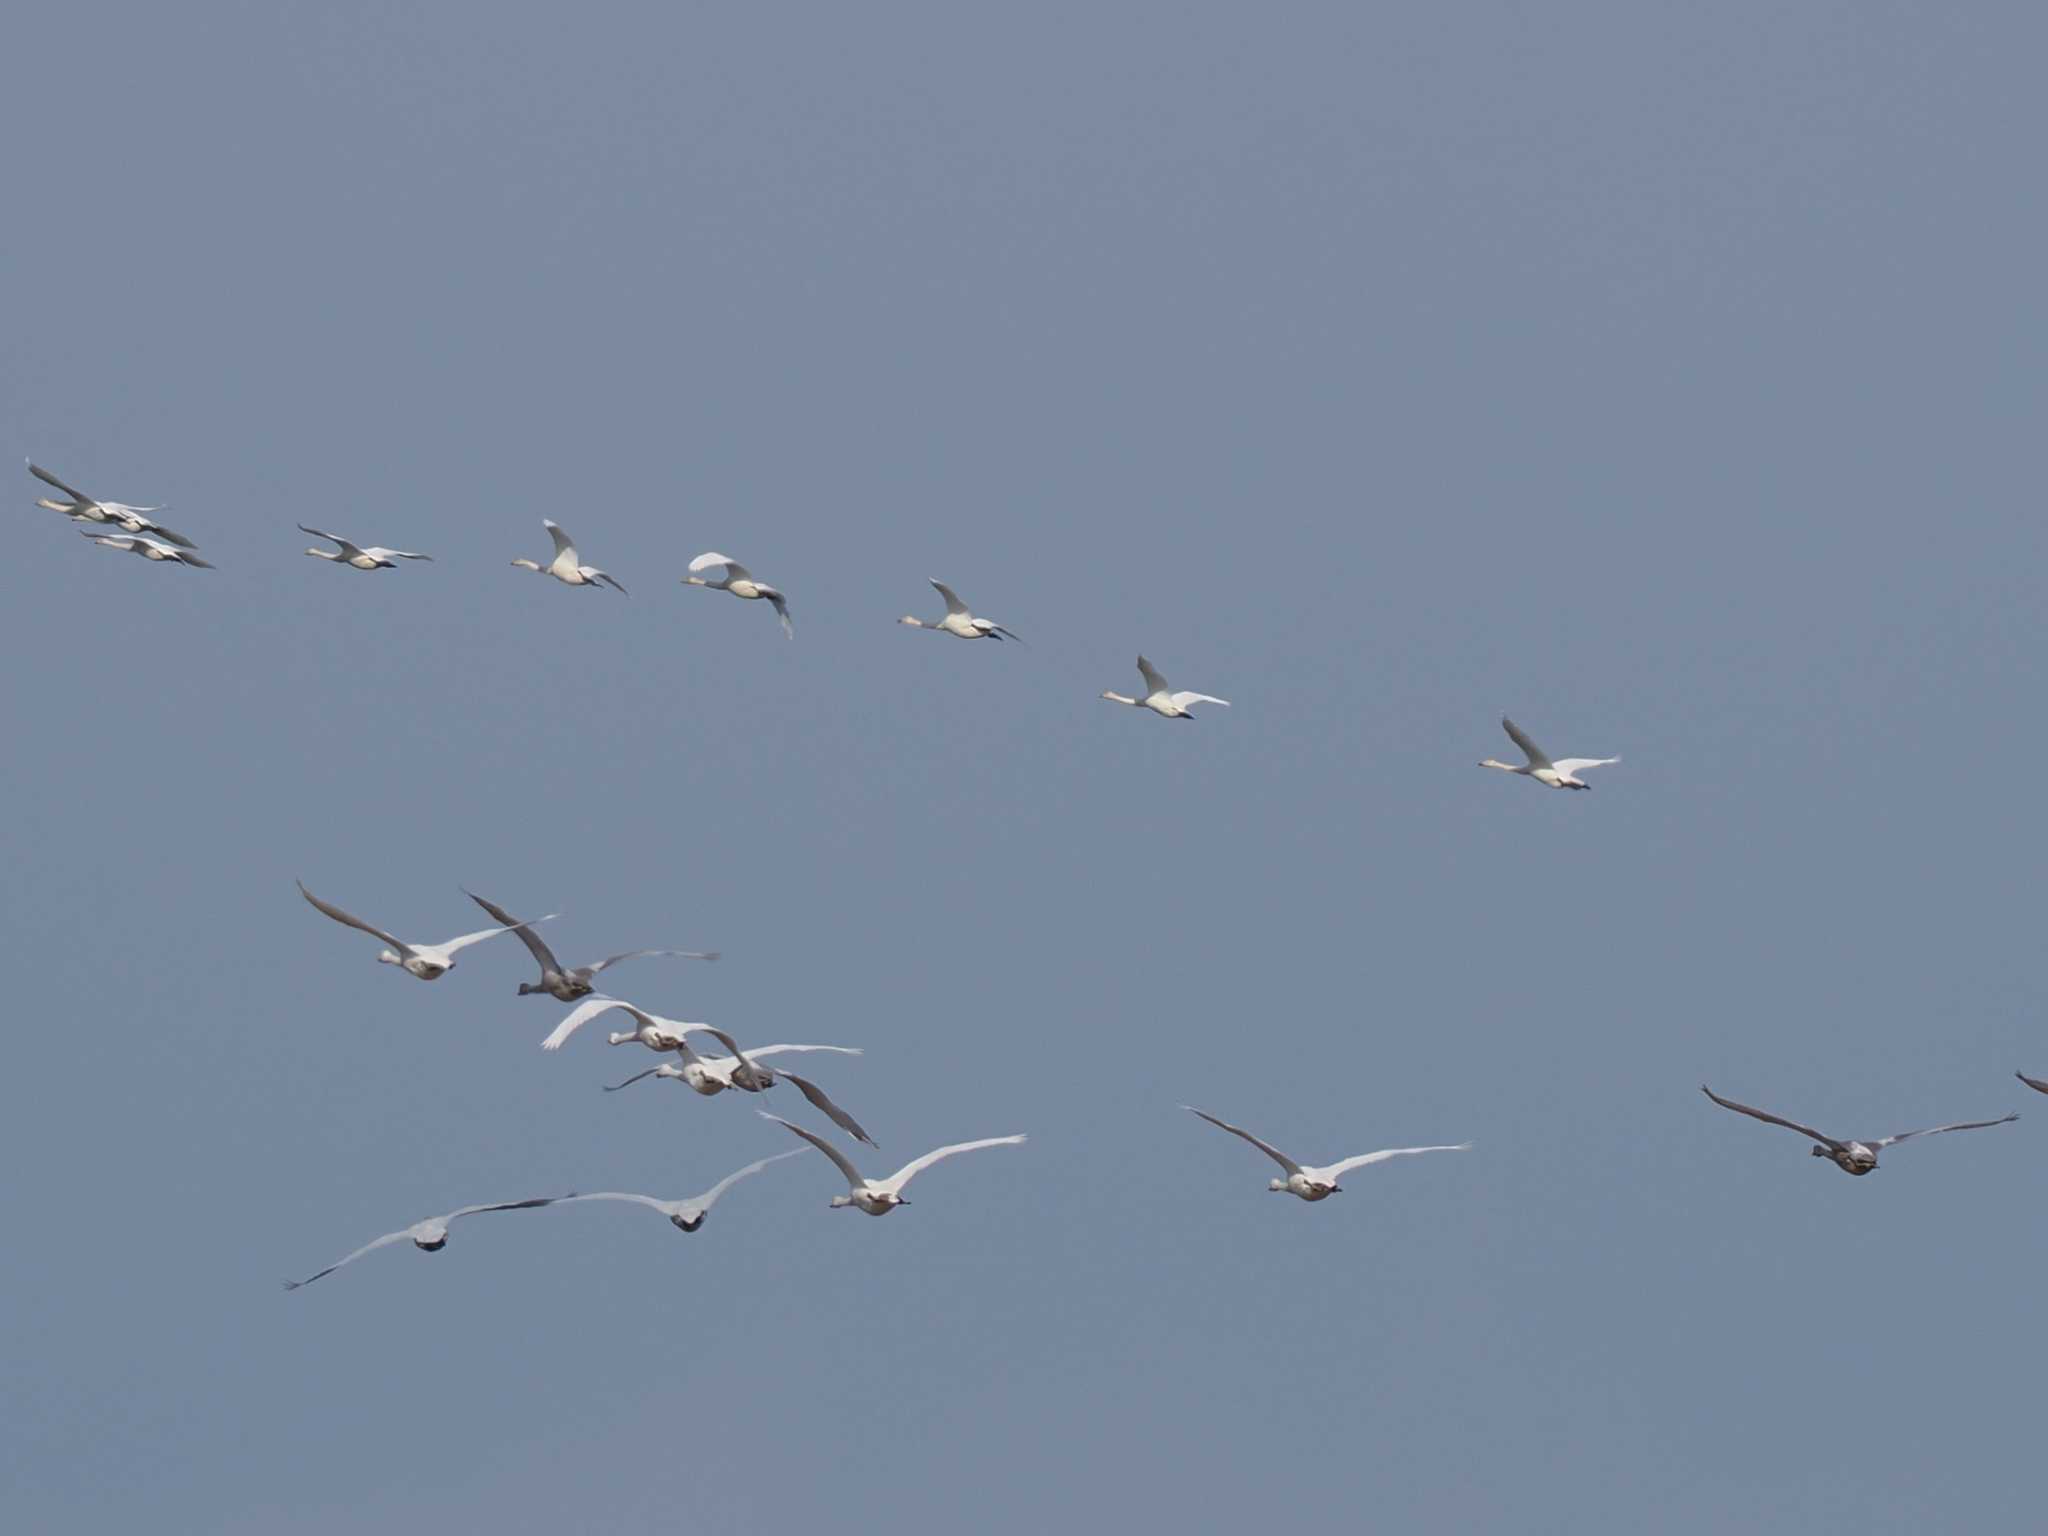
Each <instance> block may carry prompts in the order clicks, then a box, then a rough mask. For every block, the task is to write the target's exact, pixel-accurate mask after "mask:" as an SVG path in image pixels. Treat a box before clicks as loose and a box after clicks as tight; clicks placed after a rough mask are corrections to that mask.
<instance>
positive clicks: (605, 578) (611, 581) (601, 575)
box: [590, 566, 633, 597]
mask: <svg viewBox="0 0 2048 1536" xmlns="http://www.w3.org/2000/svg"><path fill="white" fill-rule="evenodd" d="M590 574H591V575H593V576H595V577H596V578H597V579H598V580H599V581H601V582H603V583H604V584H605V585H606V586H608V587H610V588H611V589H612V590H613V591H614V592H616V593H618V594H619V596H621V597H631V596H632V595H633V594H632V593H630V592H628V591H627V590H626V589H625V587H624V586H623V585H621V584H620V582H619V580H618V578H617V577H615V576H613V575H612V574H611V573H610V572H608V571H600V570H598V569H597V568H596V567H595V566H593V567H591V570H590Z"/></svg>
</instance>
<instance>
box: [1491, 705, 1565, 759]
mask: <svg viewBox="0 0 2048 1536" xmlns="http://www.w3.org/2000/svg"><path fill="white" fill-rule="evenodd" d="M1500 728H1501V729H1502V730H1504V731H1506V732H1507V733H1508V740H1510V741H1512V742H1513V743H1514V744H1515V745H1516V746H1518V747H1520V748H1521V749H1522V753H1523V755H1524V756H1525V757H1527V758H1528V759H1529V766H1530V767H1531V768H1555V767H1556V766H1557V765H1556V764H1555V763H1553V762H1552V761H1551V760H1550V759H1549V758H1547V757H1545V756H1544V755H1543V749H1542V748H1541V747H1539V746H1537V745H1536V743H1535V742H1533V741H1531V740H1530V739H1529V733H1528V732H1527V731H1525V730H1523V729H1522V728H1521V727H1520V726H1519V725H1517V724H1515V722H1514V721H1512V720H1510V719H1509V718H1508V717H1507V716H1506V715H1502V716H1501V717H1500Z"/></svg>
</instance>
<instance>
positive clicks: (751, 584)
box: [683, 550, 796, 640]
mask: <svg viewBox="0 0 2048 1536" xmlns="http://www.w3.org/2000/svg"><path fill="white" fill-rule="evenodd" d="M714 565H722V566H724V567H725V574H724V575H723V576H721V577H719V578H718V579H717V580H715V581H712V580H707V579H706V578H704V577H702V576H699V575H698V574H697V572H699V571H706V570H709V569H710V568H711V567H712V566H714ZM683 584H684V585H685V586H691V587H708V588H710V589H711V590H712V591H713V592H730V593H731V594H732V595H733V596H734V597H743V598H746V599H747V600H748V601H749V602H759V601H761V600H762V599H766V600H767V601H768V602H770V603H772V604H773V605H774V607H775V614H776V617H777V618H779V619H781V620H782V632H783V633H784V634H785V635H787V636H789V638H790V639H792V640H794V639H795V638H796V629H795V627H794V626H792V625H791V624H790V622H789V599H788V598H786V597H784V596H783V595H782V593H781V592H780V591H778V590H777V589H776V588H774V587H771V586H769V585H768V583H767V582H765V581H756V580H755V579H754V573H753V572H752V571H750V570H748V569H747V568H746V567H745V566H744V565H741V564H740V563H739V561H737V560H735V559H733V558H732V556H730V555H721V554H719V553H718V552H717V551H716V550H710V551H707V552H706V553H704V554H701V555H699V556H698V557H697V558H696V559H694V560H692V561H691V562H690V574H689V575H687V576H685V577H684V578H683Z"/></svg>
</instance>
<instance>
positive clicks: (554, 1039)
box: [540, 994, 656, 1051]
mask: <svg viewBox="0 0 2048 1536" xmlns="http://www.w3.org/2000/svg"><path fill="white" fill-rule="evenodd" d="M614 1008H623V1009H625V1010H626V1012H628V1013H630V1014H631V1015H633V1017H634V1018H636V1019H638V1020H639V1021H640V1022H641V1023H642V1024H652V1023H654V1022H656V1021H655V1018H654V1015H652V1014H650V1013H642V1012H641V1011H640V1010H639V1009H638V1008H635V1007H634V1006H633V1005H632V1004H631V1003H622V1002H620V1001H619V1000H618V999H617V998H616V997H605V996H604V995H602V994H599V995H598V996H596V997H586V998H585V999H584V1000H583V1001H582V1002H580V1003H578V1004H577V1005H576V1006H575V1007H574V1008H572V1009H570V1010H569V1012H568V1013H567V1014H566V1015H564V1017H563V1019H562V1022H561V1023H559V1024H557V1025H556V1026H555V1027H554V1030H553V1032H552V1033H551V1034H549V1036H548V1037H547V1039H545V1040H543V1041H541V1043H540V1048H541V1049H542V1050H544V1051H559V1050H560V1049H561V1048H562V1042H563V1041H564V1040H567V1039H568V1038H569V1037H570V1036H571V1035H573V1034H575V1033H576V1031H577V1030H579V1029H581V1028H582V1027H583V1026H584V1025H586V1024H588V1023H589V1022H590V1021H591V1020H592V1019H594V1018H596V1017H597V1016H598V1015H599V1014H601V1013H609V1012H610V1011H611V1010H612V1009H614Z"/></svg>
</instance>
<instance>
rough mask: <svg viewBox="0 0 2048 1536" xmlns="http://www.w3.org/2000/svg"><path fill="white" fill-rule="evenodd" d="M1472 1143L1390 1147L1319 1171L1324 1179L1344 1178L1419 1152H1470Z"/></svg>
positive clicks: (1349, 1158)
mask: <svg viewBox="0 0 2048 1536" xmlns="http://www.w3.org/2000/svg"><path fill="white" fill-rule="evenodd" d="M1471 1150H1472V1143H1471V1142H1469V1141H1461V1142H1459V1143H1458V1144H1457V1145H1456V1146H1455V1147H1388V1148H1387V1149H1386V1150H1385V1151H1382V1152H1366V1153H1363V1154H1361V1155H1360V1156H1358V1157H1347V1158H1345V1159H1344V1161H1343V1162H1341V1163H1332V1164H1330V1166H1329V1167H1327V1168H1324V1169H1321V1170H1319V1171H1320V1172H1321V1173H1322V1175H1323V1177H1325V1178H1329V1179H1336V1178H1342V1177H1343V1176H1344V1175H1345V1174H1347V1173H1349V1172H1350V1171H1351V1170H1352V1169H1354V1168H1369V1167H1371V1166H1372V1165H1373V1164H1374V1163H1384V1162H1385V1161H1386V1160H1387V1159H1388V1158H1390V1157H1413V1156H1414V1155H1415V1154H1416V1153H1418V1152H1470V1151H1471Z"/></svg>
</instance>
